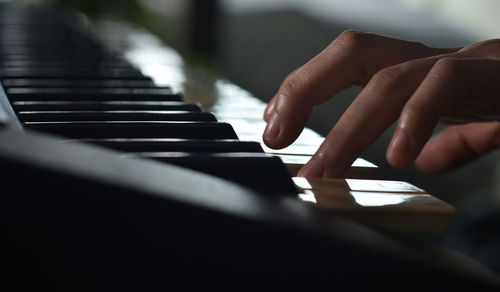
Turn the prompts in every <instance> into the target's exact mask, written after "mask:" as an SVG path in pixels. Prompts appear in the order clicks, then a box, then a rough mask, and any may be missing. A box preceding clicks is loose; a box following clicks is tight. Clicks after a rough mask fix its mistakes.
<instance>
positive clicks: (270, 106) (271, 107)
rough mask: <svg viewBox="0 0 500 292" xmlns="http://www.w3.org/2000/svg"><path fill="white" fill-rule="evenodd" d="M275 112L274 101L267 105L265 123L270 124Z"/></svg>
mask: <svg viewBox="0 0 500 292" xmlns="http://www.w3.org/2000/svg"><path fill="white" fill-rule="evenodd" d="M273 111H274V100H273V99H272V100H271V101H270V102H269V104H268V105H267V107H266V110H265V111H264V121H266V122H269V119H270V117H271V114H272V113H273Z"/></svg>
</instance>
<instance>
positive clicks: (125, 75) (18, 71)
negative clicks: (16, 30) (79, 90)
mask: <svg viewBox="0 0 500 292" xmlns="http://www.w3.org/2000/svg"><path fill="white" fill-rule="evenodd" d="M41 58H43V59H50V56H49V57H41ZM0 77H1V78H17V77H22V78H37V77H50V78H61V79H62V78H75V77H79V78H115V79H140V78H147V79H149V78H148V77H145V76H144V75H142V73H140V72H139V71H137V70H130V69H108V70H105V69H103V70H99V71H95V70H75V69H74V70H71V69H68V68H47V69H37V70H28V69H24V68H0Z"/></svg>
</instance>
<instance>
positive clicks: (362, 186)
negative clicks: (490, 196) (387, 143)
mask: <svg viewBox="0 0 500 292" xmlns="http://www.w3.org/2000/svg"><path fill="white" fill-rule="evenodd" d="M293 181H294V183H295V185H296V187H297V188H298V189H299V195H298V199H300V200H302V201H304V202H307V203H309V204H311V205H313V206H315V207H317V208H318V209H320V210H321V211H323V212H331V213H334V214H342V215H344V216H349V217H351V218H354V219H356V220H359V221H362V222H364V223H368V224H371V225H375V226H379V227H383V228H386V229H394V230H400V231H402V230H404V231H406V232H408V231H419V232H443V231H445V230H447V229H448V228H449V226H450V223H451V220H452V218H453V215H454V212H455V209H454V207H453V206H451V205H450V204H448V203H446V202H444V201H442V200H440V199H439V198H437V197H434V196H432V195H430V194H428V193H427V192H426V191H424V190H422V189H420V188H418V187H416V186H414V185H412V184H410V183H408V182H404V181H385V180H358V179H306V178H303V177H294V178H293Z"/></svg>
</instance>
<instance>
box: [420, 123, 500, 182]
mask: <svg viewBox="0 0 500 292" xmlns="http://www.w3.org/2000/svg"><path fill="white" fill-rule="evenodd" d="M497 147H500V123H499V122H497V121H495V122H483V123H471V124H466V125H460V126H453V127H450V128H448V129H446V130H445V131H444V132H442V133H440V134H439V135H437V136H435V137H434V138H432V139H431V140H429V142H427V144H426V145H425V147H424V148H423V150H422V152H421V153H420V155H419V156H418V157H417V159H416V161H415V164H416V166H417V167H418V168H419V169H420V170H421V171H423V172H426V173H440V172H444V171H447V170H451V169H454V168H457V167H459V166H461V165H463V164H465V163H468V162H470V161H472V160H474V159H476V158H477V157H479V156H481V155H482V154H485V153H487V152H489V151H491V150H493V149H495V148H497Z"/></svg>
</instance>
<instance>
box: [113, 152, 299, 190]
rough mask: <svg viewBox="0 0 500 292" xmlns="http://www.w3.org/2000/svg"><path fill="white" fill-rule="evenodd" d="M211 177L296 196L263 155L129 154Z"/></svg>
mask: <svg viewBox="0 0 500 292" xmlns="http://www.w3.org/2000/svg"><path fill="white" fill-rule="evenodd" d="M122 157H134V158H137V157H139V158H147V159H154V160H157V161H162V162H167V163H171V164H174V165H178V166H182V167H186V168H189V169H193V170H197V171H200V172H204V173H207V174H211V175H215V176H218V177H221V178H224V179H227V180H230V181H233V182H236V183H239V184H241V185H244V186H246V187H249V188H251V189H254V190H257V191H259V192H263V193H265V194H273V195H280V194H281V195H285V194H296V193H297V189H296V187H295V185H294V184H293V182H292V181H291V179H290V176H289V175H288V172H287V171H286V169H285V167H284V166H283V163H282V162H281V160H280V159H279V158H278V157H274V156H268V155H265V154H263V153H186V152H159V153H129V154H124V155H122Z"/></svg>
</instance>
